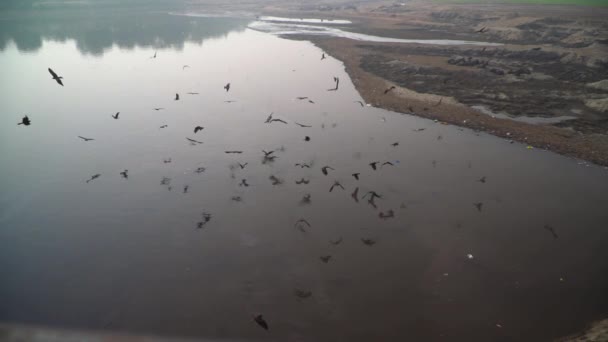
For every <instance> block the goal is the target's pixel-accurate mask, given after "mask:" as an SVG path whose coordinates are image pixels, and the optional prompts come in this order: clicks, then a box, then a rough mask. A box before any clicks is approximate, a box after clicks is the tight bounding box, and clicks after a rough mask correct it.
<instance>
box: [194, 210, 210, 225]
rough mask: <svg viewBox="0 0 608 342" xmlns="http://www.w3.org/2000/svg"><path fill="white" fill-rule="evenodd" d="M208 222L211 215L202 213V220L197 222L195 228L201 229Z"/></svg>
mask: <svg viewBox="0 0 608 342" xmlns="http://www.w3.org/2000/svg"><path fill="white" fill-rule="evenodd" d="M209 221H211V214H209V213H203V220H202V221H200V222H197V224H196V227H197V228H199V229H201V228H203V227H204V226H205V225H206V224H207V223H208V222H209Z"/></svg>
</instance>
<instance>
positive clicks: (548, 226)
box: [543, 224, 558, 239]
mask: <svg viewBox="0 0 608 342" xmlns="http://www.w3.org/2000/svg"><path fill="white" fill-rule="evenodd" d="M543 228H544V229H545V230H547V231H548V232H549V233H551V235H553V238H554V239H557V238H558V236H557V233H556V232H555V229H553V227H551V226H550V225H548V224H546V225H545V226H544V227H543Z"/></svg>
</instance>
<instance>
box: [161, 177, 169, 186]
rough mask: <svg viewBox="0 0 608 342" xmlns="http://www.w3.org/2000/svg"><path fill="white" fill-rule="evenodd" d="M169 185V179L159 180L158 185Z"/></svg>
mask: <svg viewBox="0 0 608 342" xmlns="http://www.w3.org/2000/svg"><path fill="white" fill-rule="evenodd" d="M169 184H171V178H169V177H163V179H161V180H160V185H169Z"/></svg>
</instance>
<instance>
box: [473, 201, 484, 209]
mask: <svg viewBox="0 0 608 342" xmlns="http://www.w3.org/2000/svg"><path fill="white" fill-rule="evenodd" d="M473 204H474V205H475V207H476V208H477V210H479V211H481V207H483V203H481V202H477V203H473Z"/></svg>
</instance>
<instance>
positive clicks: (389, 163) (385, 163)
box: [380, 161, 395, 167]
mask: <svg viewBox="0 0 608 342" xmlns="http://www.w3.org/2000/svg"><path fill="white" fill-rule="evenodd" d="M384 165H390V166H395V164H393V163H391V162H389V161H387V162H384V163H382V165H380V166H381V167H382V166H384Z"/></svg>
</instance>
